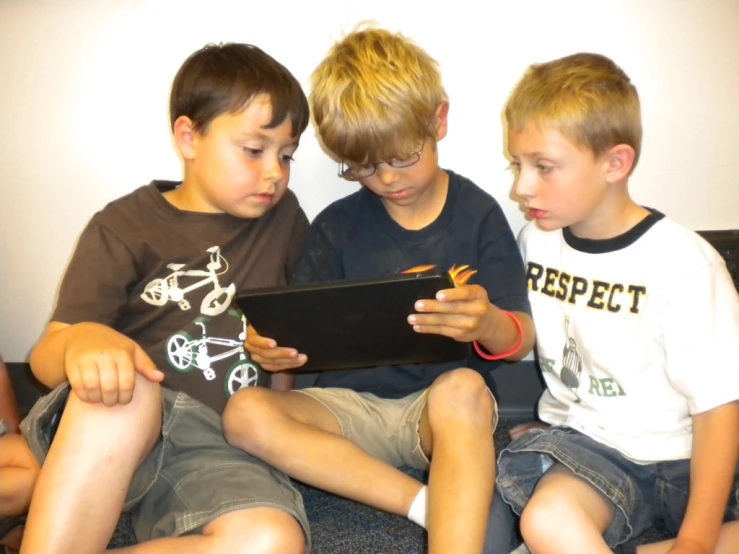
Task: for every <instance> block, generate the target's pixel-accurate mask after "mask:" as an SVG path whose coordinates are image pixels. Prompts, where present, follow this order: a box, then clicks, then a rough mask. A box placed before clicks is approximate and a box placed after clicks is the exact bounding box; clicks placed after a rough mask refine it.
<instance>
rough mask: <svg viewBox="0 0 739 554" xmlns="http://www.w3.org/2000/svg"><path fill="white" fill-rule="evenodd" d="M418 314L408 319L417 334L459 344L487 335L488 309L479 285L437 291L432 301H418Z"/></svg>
mask: <svg viewBox="0 0 739 554" xmlns="http://www.w3.org/2000/svg"><path fill="white" fill-rule="evenodd" d="M415 308H416V310H418V311H419V312H421V313H418V314H411V315H410V316H408V323H410V324H412V325H413V329H414V330H415V331H416V332H417V333H435V334H437V335H445V336H447V337H451V338H453V339H455V340H458V341H460V342H472V341H475V340H476V341H481V340H483V339H484V337H485V336H487V335H488V334H489V333H490V327H491V325H492V323H491V318H492V315H491V311H492V306H491V304H490V300H488V293H487V291H486V290H485V289H484V288H483V287H481V286H480V285H460V286H458V287H455V288H453V289H445V290H441V291H439V292H438V293H437V294H436V299H435V300H419V301H418V302H416V305H415Z"/></svg>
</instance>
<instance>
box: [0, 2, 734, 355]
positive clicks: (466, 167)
mask: <svg viewBox="0 0 739 554" xmlns="http://www.w3.org/2000/svg"><path fill="white" fill-rule="evenodd" d="M483 5H486V7H485V12H486V14H483V12H482V10H481V8H480V6H483ZM365 19H374V20H375V21H377V22H378V23H379V24H380V25H383V26H386V27H388V28H390V29H392V30H400V31H402V32H403V33H405V34H406V35H408V36H410V37H412V38H414V39H415V40H417V41H418V42H419V43H420V44H421V45H422V46H423V47H425V48H426V49H427V50H428V51H429V52H430V53H431V55H433V56H434V57H435V58H436V59H437V60H438V61H439V62H440V63H441V65H442V70H443V73H444V79H445V83H446V87H447V89H448V92H449V95H450V99H451V111H450V133H449V135H448V136H447V138H446V139H445V140H444V141H443V143H442V144H441V158H442V164H443V165H445V166H447V167H450V168H453V169H456V170H457V171H460V172H461V173H463V174H465V175H467V176H469V177H470V178H472V179H473V180H475V181H476V182H477V183H478V184H480V185H481V186H483V187H484V188H486V189H487V190H488V191H489V192H491V193H492V194H493V195H495V196H496V197H497V198H498V200H499V201H500V202H501V204H502V205H503V208H504V209H505V211H506V213H507V214H508V216H509V218H510V220H511V224H512V226H513V228H514V230H516V231H517V230H518V229H519V228H520V227H521V225H522V223H523V218H522V215H521V213H520V211H519V210H518V207H517V205H516V204H515V203H513V202H512V201H511V200H510V199H509V194H510V187H511V176H510V174H508V173H507V172H506V170H505V167H506V161H505V160H504V158H503V155H502V150H503V144H502V133H501V125H500V113H501V109H502V106H503V103H504V101H505V98H506V96H507V94H508V92H509V90H510V88H511V87H512V86H513V84H514V83H515V82H516V80H517V79H518V78H519V77H520V75H521V73H522V71H523V70H524V68H525V66H526V65H528V64H529V63H532V62H535V61H545V60H548V59H552V58H555V57H559V56H562V55H566V54H570V53H573V52H575V51H596V52H602V53H604V54H606V55H609V56H611V57H613V58H614V59H615V60H616V61H617V62H618V63H619V64H621V65H622V66H623V67H624V69H625V70H626V71H627V73H629V74H630V75H631V77H632V79H633V80H634V81H635V82H636V84H637V86H638V88H639V90H640V93H641V97H642V102H643V110H644V126H645V143H644V152H643V158H642V161H641V163H640V166H639V168H638V170H637V172H636V174H635V176H634V178H633V193H634V195H635V197H636V198H637V200H638V201H640V202H642V203H643V204H646V205H650V206H654V207H658V208H660V209H662V210H663V211H665V212H666V213H667V214H668V215H669V216H671V217H673V218H674V219H676V220H678V221H680V222H682V223H683V224H685V225H688V226H691V227H693V228H704V229H707V228H713V229H720V228H737V227H739V213H738V212H737V208H739V193H738V192H737V185H739V183H738V182H737V177H736V173H735V171H734V170H735V168H736V164H737V161H738V160H739V157H738V156H737V149H739V2H732V1H725V2H719V1H713V0H705V1H698V0H694V1H688V0H669V1H668V0H665V1H657V0H651V1H650V0H641V1H639V0H637V1H620V2H617V1H610V2H606V1H595V0H593V1H586V2H574V1H566V0H554V1H541V2H533V1H509V2H505V3H496V2H483V1H482V0H474V1H467V0H453V1H449V0H446V1H443V2H435V1H433V0H426V1H417V0H414V1H410V0H405V1H403V0H390V1H388V0H364V1H362V2H357V1H353V0H299V1H291V0H283V1H281V2H257V1H255V0H210V1H209V2H192V1H190V2H185V1H175V0H148V1H145V0H127V1H123V0H118V1H113V0H105V1H99V0H0V245H1V250H0V284H1V286H2V289H0V290H2V292H1V293H0V353H1V354H2V356H3V357H4V358H5V359H6V360H8V361H22V360H24V359H25V358H26V357H27V354H28V352H29V350H30V348H31V346H32V345H33V343H34V342H35V340H36V339H37V337H38V335H39V333H40V332H41V331H42V329H43V327H44V325H45V323H46V320H47V318H48V317H49V315H50V311H51V308H52V304H53V302H54V298H55V294H56V291H57V287H58V284H59V280H60V278H61V275H62V273H63V271H64V268H65V265H66V263H67V261H68V259H69V256H70V254H71V251H72V249H73V247H74V244H75V241H76V238H77V236H78V234H79V232H80V231H81V229H82V227H83V225H84V224H85V223H86V221H87V219H88V218H89V217H90V216H91V215H92V214H93V212H95V211H96V210H97V209H99V208H101V207H102V206H103V205H104V204H105V203H106V202H107V201H109V200H112V199H114V198H116V197H118V196H120V195H122V194H124V193H126V192H128V191H130V190H132V189H133V188H134V187H137V186H139V185H141V184H144V183H146V182H148V181H149V180H151V179H152V178H155V177H156V178H171V179H177V178H179V176H180V165H179V161H178V158H177V157H176V155H175V152H174V149H173V147H172V143H171V141H170V138H169V131H168V123H167V100H168V98H167V97H168V90H169V85H170V81H171V79H172V77H173V75H174V73H175V71H176V70H177V68H178V67H179V65H180V63H181V62H182V61H183V60H184V58H185V57H186V56H187V55H189V54H190V53H191V52H192V51H194V50H196V49H198V48H200V47H201V46H203V45H204V44H205V43H207V42H220V41H241V42H251V43H254V44H257V45H259V46H261V47H262V48H263V49H265V50H266V51H267V52H269V53H270V54H272V55H273V56H275V57H276V58H277V59H279V60H280V61H281V62H283V63H284V64H285V65H286V66H287V67H289V68H290V69H291V70H292V71H293V72H294V73H295V74H296V75H297V77H298V78H299V79H300V80H301V82H303V83H307V82H308V78H309V75H310V72H311V70H312V69H313V67H314V66H315V65H316V64H317V63H318V61H319V60H320V59H321V57H322V56H323V54H324V53H325V52H326V50H327V49H328V47H329V46H330V44H331V43H332V42H333V41H334V40H336V39H337V38H339V37H340V36H341V34H342V33H343V32H344V31H346V30H349V29H351V28H352V27H353V26H354V25H355V24H356V23H357V22H359V21H361V20H365ZM297 160H298V161H297V163H296V165H295V170H294V173H293V179H292V187H293V189H294V190H295V191H296V192H297V194H298V196H299V198H300V200H301V201H302V203H303V205H304V207H305V209H306V212H307V213H308V215H309V217H313V216H315V214H316V213H317V212H318V211H319V210H320V209H321V208H322V207H323V206H325V205H326V204H327V203H329V202H330V201H332V200H334V199H336V198H338V197H340V196H342V195H344V194H346V193H348V192H350V191H353V190H354V186H352V185H350V184H347V183H344V182H341V181H340V180H339V179H338V178H336V177H335V167H334V165H333V163H331V162H330V160H329V159H328V158H327V157H326V156H324V155H323V154H322V153H321V152H320V150H319V148H318V146H317V143H316V141H315V139H314V137H313V133H312V131H309V132H307V133H306V135H305V136H304V138H303V141H302V144H301V147H300V150H299V151H298V154H297Z"/></svg>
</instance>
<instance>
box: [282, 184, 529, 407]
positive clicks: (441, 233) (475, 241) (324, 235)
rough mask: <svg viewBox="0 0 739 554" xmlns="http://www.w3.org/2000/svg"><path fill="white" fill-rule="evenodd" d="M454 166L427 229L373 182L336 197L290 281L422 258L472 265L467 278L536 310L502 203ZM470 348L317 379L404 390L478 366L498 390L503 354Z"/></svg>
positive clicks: (506, 301) (349, 275) (368, 271)
mask: <svg viewBox="0 0 739 554" xmlns="http://www.w3.org/2000/svg"><path fill="white" fill-rule="evenodd" d="M447 173H448V174H449V191H448V193H447V198H446V202H445V204H444V208H443V209H442V212H441V213H440V214H439V217H437V219H436V220H435V221H434V222H433V223H431V224H430V225H428V226H427V227H424V228H423V229H419V230H413V231H411V230H408V229H404V228H403V227H401V226H400V225H398V223H396V222H395V221H394V220H393V219H392V218H391V217H390V215H389V214H388V212H387V210H386V209H385V207H384V205H383V204H382V200H381V199H380V197H378V196H377V195H375V194H374V193H372V192H371V191H370V190H369V189H366V188H363V189H361V190H359V191H357V192H355V193H354V194H351V195H349V196H347V197H346V198H343V199H341V200H338V201H336V202H334V203H332V204H331V205H330V206H328V207H327V208H326V209H325V210H323V211H322V212H321V213H320V214H319V215H318V216H317V217H316V219H315V220H314V221H313V223H312V225H311V230H310V234H309V238H308V242H307V245H306V249H305V251H304V254H303V256H302V259H301V260H300V261H299V262H298V263H297V265H296V267H295V271H294V273H293V274H292V278H291V279H290V281H291V283H294V284H301V283H310V282H318V281H333V280H339V279H361V278H368V277H377V276H386V275H394V274H398V273H401V272H403V271H405V270H408V269H411V268H414V267H417V266H429V265H433V266H435V267H436V268H438V269H442V270H452V269H454V268H460V267H461V266H469V267H468V268H466V269H465V271H476V273H474V275H473V276H472V277H471V278H470V280H469V281H468V283H470V284H479V285H481V286H483V287H485V289H486V290H487V293H488V297H489V298H490V301H491V302H492V303H493V304H495V305H496V306H498V307H499V308H501V309H504V310H509V311H519V312H525V313H529V314H530V313H531V308H530V306H529V301H528V296H527V290H526V280H525V273H524V267H523V261H522V259H521V254H520V252H519V250H518V246H517V244H516V239H515V237H514V235H513V232H512V231H511V228H510V226H509V224H508V220H507V219H506V217H505V215H504V213H503V211H502V210H501V208H500V205H499V204H498V202H496V200H495V199H494V198H493V197H492V196H490V195H489V194H488V193H487V192H485V191H483V190H482V189H481V188H479V187H478V186H477V185H475V184H474V183H473V182H472V181H470V180H469V179H466V178H464V177H462V176H460V175H457V174H456V173H453V172H451V171H447ZM470 352H471V354H470V357H469V359H468V360H466V361H465V360H461V361H457V362H448V363H433V364H417V365H398V366H392V367H383V368H368V369H355V370H347V371H326V372H322V373H320V374H319V376H318V380H317V381H316V386H320V387H341V388H348V389H352V390H355V391H358V392H371V393H373V394H376V395H378V396H381V397H384V398H401V397H403V396H406V395H408V394H411V393H413V392H415V391H418V390H421V389H425V388H427V387H428V386H430V385H431V383H432V382H433V381H434V380H435V379H436V378H437V377H438V376H439V375H441V374H442V373H444V372H446V371H450V370H452V369H456V368H458V367H471V368H474V369H476V370H477V371H479V372H480V373H481V374H482V375H483V377H484V378H485V380H486V382H487V383H488V386H489V387H490V390H492V391H494V390H495V389H494V383H493V380H492V376H491V375H490V370H492V369H494V368H495V367H497V366H498V365H499V364H500V363H501V362H490V361H485V360H482V359H481V358H479V357H478V356H477V355H476V354H475V353H474V351H473V350H472V349H471V350H470Z"/></svg>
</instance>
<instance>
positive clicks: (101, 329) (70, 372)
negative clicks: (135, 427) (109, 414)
mask: <svg viewBox="0 0 739 554" xmlns="http://www.w3.org/2000/svg"><path fill="white" fill-rule="evenodd" d="M30 361H31V370H32V371H33V373H34V375H35V376H36V377H37V378H38V380H39V381H41V382H42V383H43V384H44V385H46V386H47V387H49V388H55V387H57V386H58V385H60V384H61V383H63V382H64V381H65V380H68V381H69V384H70V386H71V387H72V390H73V391H74V392H75V394H76V395H77V396H78V397H79V398H80V399H81V400H83V401H85V402H103V403H104V404H106V405H108V406H110V405H114V404H126V403H128V402H129V401H130V400H131V396H132V395H133V388H134V373H135V372H138V373H141V374H142V375H143V376H144V377H146V378H147V379H149V380H150V381H152V382H160V381H162V379H163V378H164V374H163V373H162V372H160V371H159V370H157V369H156V367H155V366H154V363H153V362H152V361H151V359H150V358H149V356H148V355H147V354H146V353H145V352H144V350H143V349H142V348H141V347H140V346H139V345H138V344H136V343H135V342H134V341H133V340H131V339H129V338H128V337H126V336H124V335H122V334H120V333H119V332H117V331H115V330H114V329H111V328H110V327H107V326H106V325H102V324H100V323H92V322H84V323H77V324H75V325H68V324H66V323H61V322H58V321H52V322H51V323H50V324H49V326H48V327H47V329H46V332H45V333H44V335H43V336H42V337H41V340H39V342H38V344H36V346H35V347H34V349H33V351H32V352H31V359H30Z"/></svg>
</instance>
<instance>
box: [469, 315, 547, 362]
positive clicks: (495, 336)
mask: <svg viewBox="0 0 739 554" xmlns="http://www.w3.org/2000/svg"><path fill="white" fill-rule="evenodd" d="M511 314H512V315H513V317H515V318H516V320H517V321H518V323H519V325H520V326H521V327H520V329H519V326H518V325H516V323H515V322H514V321H513V320H512V319H511V317H510V316H508V315H506V314H505V313H503V311H502V310H500V309H499V308H497V307H496V306H495V305H493V304H490V308H489V316H488V317H489V319H490V323H489V324H488V328H489V329H490V334H489V336H488V337H486V338H483V339H481V340H478V341H477V342H478V344H480V345H481V346H483V347H484V348H485V349H486V350H487V351H488V352H492V353H493V354H497V353H499V352H509V351H510V350H512V349H514V348H515V347H516V345H518V344H519V342H520V343H521V346H520V348H518V349H517V350H516V351H515V352H514V353H513V354H511V355H510V356H507V357H506V358H505V359H506V360H507V361H510V362H516V361H519V360H523V359H524V358H525V357H526V356H528V354H529V352H531V350H532V349H533V348H534V342H535V340H536V335H535V332H534V320H533V319H531V316H530V315H529V314H527V313H525V312H511Z"/></svg>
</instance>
